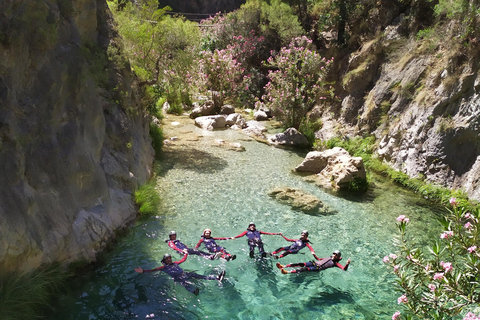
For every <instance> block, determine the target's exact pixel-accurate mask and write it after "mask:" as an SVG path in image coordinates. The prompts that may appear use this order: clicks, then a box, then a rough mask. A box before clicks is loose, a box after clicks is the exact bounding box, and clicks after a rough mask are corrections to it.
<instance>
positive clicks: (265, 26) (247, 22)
mask: <svg viewBox="0 0 480 320" xmlns="http://www.w3.org/2000/svg"><path fill="white" fill-rule="evenodd" d="M202 24H203V25H204V26H205V27H204V28H202V48H203V49H204V50H206V51H209V52H211V53H214V52H222V55H224V54H226V53H227V52H228V55H230V56H231V59H233V60H234V61H233V62H232V63H234V64H236V65H237V66H236V67H237V69H239V70H240V69H241V73H240V75H239V76H240V79H241V81H242V82H239V81H238V79H237V80H235V81H236V82H235V87H236V88H235V89H234V90H230V91H229V92H226V93H225V95H226V98H228V99H230V100H233V101H236V102H238V103H241V104H243V105H250V106H251V105H252V104H253V103H254V102H255V99H259V98H260V97H261V96H262V95H263V93H264V86H265V84H266V83H267V82H268V81H267V72H268V68H266V67H265V66H264V65H263V62H264V61H265V60H267V59H268V57H269V56H270V52H272V51H273V52H277V51H279V50H280V49H281V47H282V46H286V45H288V43H289V42H290V41H291V39H292V38H293V37H298V36H300V35H302V34H303V33H304V32H303V30H302V28H301V26H300V23H299V22H298V19H297V17H296V16H295V14H293V12H292V10H291V8H290V7H289V6H288V5H287V4H285V3H282V2H280V1H279V0H274V1H271V2H265V1H259V0H248V1H247V2H246V3H245V4H244V5H242V7H241V8H240V9H239V10H237V11H234V12H231V13H229V14H227V15H222V16H221V15H217V16H215V17H213V18H210V19H207V20H204V21H203V22H202ZM205 72H208V70H207V71H205ZM207 76H208V78H209V82H211V81H212V80H211V77H216V74H208V73H207ZM199 83H205V81H199ZM206 85H208V86H209V87H210V88H212V87H218V86H212V85H211V83H206ZM214 90H216V89H214Z"/></svg>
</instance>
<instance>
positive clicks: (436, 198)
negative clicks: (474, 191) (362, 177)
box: [365, 157, 471, 206]
mask: <svg viewBox="0 0 480 320" xmlns="http://www.w3.org/2000/svg"><path fill="white" fill-rule="evenodd" d="M365 166H366V167H368V168H369V169H370V170H372V171H375V172H377V173H380V174H382V175H384V176H386V177H388V178H390V179H391V180H392V181H395V182H396V183H398V184H400V185H402V186H404V187H406V188H408V189H411V190H413V191H414V192H416V193H418V194H420V195H421V196H422V197H424V198H425V199H429V200H431V201H432V202H435V203H441V204H447V203H448V200H449V199H450V198H452V197H455V198H456V199H457V202H458V203H460V204H461V205H463V206H471V203H470V202H469V201H468V196H467V195H466V194H465V192H464V191H461V190H451V189H448V188H445V187H440V186H436V185H432V184H429V183H427V182H425V181H424V180H423V179H422V177H418V178H411V177H410V176H409V175H408V174H406V173H404V172H401V171H398V170H395V169H393V168H391V167H390V166H389V165H387V164H386V163H383V162H382V161H381V160H380V159H378V158H375V157H371V158H370V159H369V160H368V161H367V162H366V164H365Z"/></svg>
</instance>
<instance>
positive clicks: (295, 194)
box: [268, 187, 330, 214]
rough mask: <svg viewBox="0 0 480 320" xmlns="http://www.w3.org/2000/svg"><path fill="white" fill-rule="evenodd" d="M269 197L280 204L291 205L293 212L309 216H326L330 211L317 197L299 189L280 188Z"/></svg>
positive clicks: (269, 193) (270, 193)
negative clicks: (296, 211)
mask: <svg viewBox="0 0 480 320" xmlns="http://www.w3.org/2000/svg"><path fill="white" fill-rule="evenodd" d="M268 195H269V196H270V197H272V198H274V199H276V200H277V201H279V202H280V203H283V204H286V205H289V206H290V207H292V209H293V210H298V211H302V212H304V213H308V214H325V213H329V212H330V209H329V208H328V207H327V206H326V205H325V204H323V202H322V201H321V200H320V199H318V198H317V197H316V196H314V195H311V194H309V193H306V192H304V191H302V190H299V189H294V188H289V187H279V188H275V189H273V190H271V191H269V192H268Z"/></svg>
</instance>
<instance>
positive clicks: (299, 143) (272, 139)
mask: <svg viewBox="0 0 480 320" xmlns="http://www.w3.org/2000/svg"><path fill="white" fill-rule="evenodd" d="M268 143H269V144H271V145H274V146H289V147H297V148H306V147H309V146H310V142H309V141H308V139H307V137H305V136H304V135H303V134H301V133H300V132H299V131H298V130H297V129H295V128H288V129H287V130H285V131H284V132H282V133H277V134H274V135H271V136H269V137H268Z"/></svg>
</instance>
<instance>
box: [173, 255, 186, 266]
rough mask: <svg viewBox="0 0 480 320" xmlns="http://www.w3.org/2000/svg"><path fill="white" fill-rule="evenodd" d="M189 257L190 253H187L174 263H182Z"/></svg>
mask: <svg viewBox="0 0 480 320" xmlns="http://www.w3.org/2000/svg"><path fill="white" fill-rule="evenodd" d="M187 257H188V253H186V254H185V255H184V256H183V258H182V259H181V260H178V261H175V262H174V263H175V264H180V263H182V262H185V260H187Z"/></svg>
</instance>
